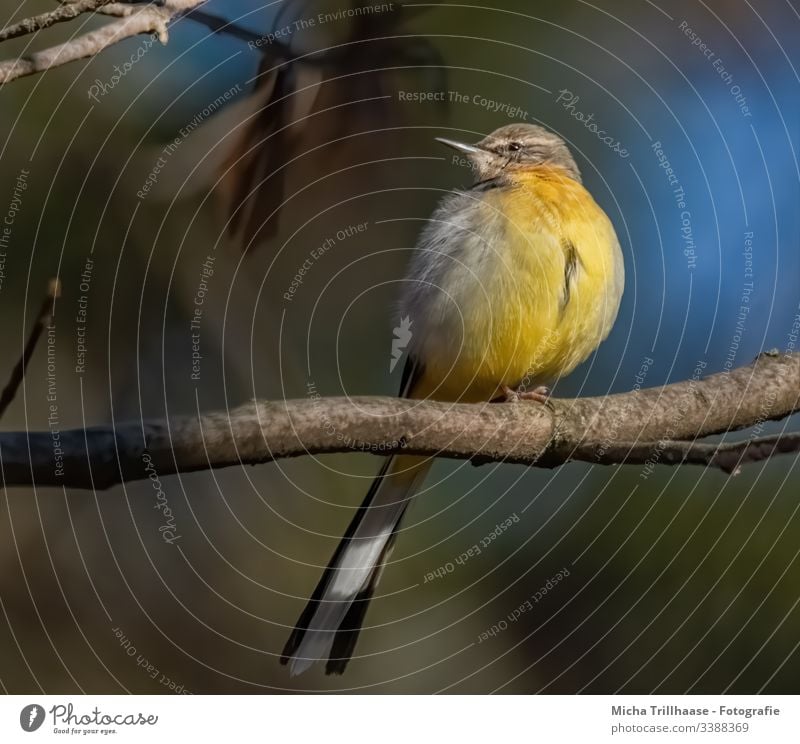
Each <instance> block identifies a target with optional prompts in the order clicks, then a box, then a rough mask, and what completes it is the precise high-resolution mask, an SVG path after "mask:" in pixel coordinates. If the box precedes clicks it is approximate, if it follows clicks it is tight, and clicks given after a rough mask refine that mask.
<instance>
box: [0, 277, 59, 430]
mask: <svg viewBox="0 0 800 744" xmlns="http://www.w3.org/2000/svg"><path fill="white" fill-rule="evenodd" d="M60 295H61V282H59V281H58V279H51V280H50V281H49V282H48V284H47V296H46V297H45V298H44V300H43V301H42V306H41V308H39V313H38V315H37V316H36V321H35V322H34V324H33V328H31V332H30V335H29V336H28V340H27V342H26V343H25V347H24V348H23V350H22V356H21V357H20V360H19V361H18V362H17V363H16V365H15V366H14V369H13V370H11V377H10V379H9V381H8V383H7V384H6V386H5V387H4V388H3V392H2V394H0V419H1V418H3V414H4V413H5V412H6V409H7V408H8V407H9V405H11V401H13V400H14V397H15V396H16V394H17V390H18V389H19V386H20V383H21V382H22V380H23V379H24V377H25V371H26V369H27V368H28V362H30V360H31V357H32V356H33V352H34V351H36V344H37V343H39V338H40V337H41V335H42V332H43V331H44V329H45V327H46V326H48V325H49V324H50V322H51V319H52V317H53V312H54V308H55V302H56V300H57V299H58V298H59V296H60Z"/></svg>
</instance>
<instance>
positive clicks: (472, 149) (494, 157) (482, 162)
mask: <svg viewBox="0 0 800 744" xmlns="http://www.w3.org/2000/svg"><path fill="white" fill-rule="evenodd" d="M436 139H437V140H438V141H439V142H441V143H442V144H443V145H447V146H448V147H452V148H453V149H454V150H456V151H458V152H460V153H463V154H464V155H465V156H466V158H467V160H468V161H469V164H470V167H471V168H472V170H473V172H474V173H475V180H476V181H483V180H485V179H487V178H493V177H494V176H496V175H497V174H498V173H500V171H502V169H503V165H504V163H505V160H504V159H503V158H501V157H500V156H499V155H498V154H497V153H495V152H492V151H491V150H487V149H486V148H485V147H481V146H480V145H468V144H467V143H466V142H458V141H457V140H451V139H446V138H444V137H437V138H436Z"/></svg>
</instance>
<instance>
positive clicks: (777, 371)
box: [0, 352, 800, 488]
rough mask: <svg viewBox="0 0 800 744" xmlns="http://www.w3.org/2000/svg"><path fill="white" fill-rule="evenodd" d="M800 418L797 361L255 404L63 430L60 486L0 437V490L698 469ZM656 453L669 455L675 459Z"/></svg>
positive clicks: (45, 452)
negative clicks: (346, 465) (268, 471)
mask: <svg viewBox="0 0 800 744" xmlns="http://www.w3.org/2000/svg"><path fill="white" fill-rule="evenodd" d="M798 409H800V354H797V353H795V354H784V355H781V354H778V353H777V352H773V353H769V354H762V355H761V356H759V357H758V359H756V360H755V361H754V362H753V363H752V364H750V365H748V366H746V367H741V368H739V369H736V370H733V371H732V372H730V373H726V374H717V375H712V376H711V377H708V378H705V379H701V380H690V381H687V382H681V383H677V384H674V385H667V386H665V387H662V388H650V389H647V390H639V391H636V392H632V393H625V394H621V395H610V396H607V397H603V398H581V399H577V400H554V401H551V404H550V405H548V406H542V405H539V404H535V403H525V402H520V403H506V404H485V405H451V404H447V403H436V402H431V401H424V402H420V401H405V400H398V399H395V398H353V399H348V398H322V399H316V400H315V399H308V400H289V401H273V402H251V403H248V404H246V405H243V406H241V407H240V408H238V409H235V410H233V411H231V412H230V413H229V414H228V413H224V412H218V413H209V414H205V415H203V416H201V417H199V418H197V417H177V418H174V419H171V420H170V421H145V422H143V423H142V422H129V423H123V424H120V425H118V426H116V427H110V426H101V427H92V428H89V429H87V430H85V431H84V430H82V429H75V430H72V431H62V432H60V439H59V446H60V448H61V450H62V453H63V460H62V463H63V475H59V473H58V472H57V471H56V470H55V468H54V467H53V462H54V456H53V439H52V436H51V432H49V431H45V432H30V433H26V432H17V433H6V434H0V456H1V457H2V466H3V472H4V475H5V482H6V485H29V484H30V483H31V481H32V478H33V479H35V481H36V483H37V484H39V485H61V484H63V485H65V486H73V487H78V488H91V487H92V486H94V487H95V488H107V487H109V486H113V485H115V484H117V483H120V482H122V481H128V480H135V479H140V478H144V477H148V475H149V474H150V473H152V470H153V469H155V471H156V472H157V473H158V474H159V475H160V476H164V475H168V474H171V473H176V472H184V473H186V472H191V471H198V470H208V469H210V468H221V467H227V466H231V465H238V464H248V465H255V464H258V463H263V462H268V461H270V460H274V459H278V458H283V457H297V456H301V455H307V454H324V453H333V452H372V453H374V454H378V455H385V454H390V453H396V452H407V453H412V454H424V455H437V456H442V457H452V458H461V459H470V460H472V461H473V462H475V463H476V464H479V463H484V462H490V461H503V462H510V463H523V464H529V465H540V466H545V467H554V466H556V465H560V464H563V463H565V462H569V461H570V460H583V461H586V462H593V463H606V464H607V463H609V462H612V461H613V462H620V463H621V462H626V461H628V462H630V461H631V460H630V459H629V458H626V456H625V454H627V453H625V454H623V456H620V457H619V459H614V460H612V459H610V454H613V453H614V452H615V448H619V447H620V443H623V442H639V443H641V442H648V443H650V444H647V445H643V447H644V449H639V450H638V452H634V453H633V454H634V455H636V456H637V457H638V461H639V462H645V463H648V464H650V465H654V464H656V463H663V464H675V463H677V462H684V461H687V462H696V461H698V460H697V459H692V457H693V456H690V455H691V448H692V447H697V445H691V444H687V443H686V441H691V440H694V439H696V438H702V437H706V436H710V435H712V434H722V433H725V432H728V431H734V430H738V429H743V428H747V427H752V426H755V427H760V426H761V425H762V424H763V423H764V422H766V421H770V420H778V419H782V418H784V417H786V416H788V415H790V414H792V413H794V412H796V411H797V410H798ZM681 440H686V441H681ZM659 442H667V443H669V446H670V447H672V446H673V445H677V447H678V448H679V449H680V451H681V453H682V454H681V456H680V457H674V456H673V454H671V453H672V450H670V449H669V448H662V447H661V445H659V444H658V443H659ZM754 444H755V443H754ZM637 446H638V447H642V445H637ZM757 446H758V447H760V446H761V445H760V444H759V445H757ZM29 448H30V449H29ZM687 448H688V449H687ZM714 449H715V452H719V451H720V450H722V452H723V453H725V452H726V450H724V449H722V448H719V447H715V448H714ZM645 452H647V453H648V454H649V457H648V458H644V457H643V455H644V453H645ZM697 452H702V450H698V451H697ZM704 454H708V453H704ZM717 456H718V455H717ZM723 456H724V455H723ZM145 461H146V463H145ZM634 461H635V460H634ZM700 461H701V462H703V463H704V464H717V465H718V464H719V462H717V463H712V462H708V463H706V462H705V460H700ZM146 467H149V468H150V470H149V471H148V470H146ZM32 474H33V475H32Z"/></svg>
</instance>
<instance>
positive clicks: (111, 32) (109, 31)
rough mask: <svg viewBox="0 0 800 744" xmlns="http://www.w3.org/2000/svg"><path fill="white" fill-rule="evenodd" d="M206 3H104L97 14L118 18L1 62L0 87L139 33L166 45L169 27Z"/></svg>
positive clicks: (191, 0) (172, 0) (193, 0)
mask: <svg viewBox="0 0 800 744" xmlns="http://www.w3.org/2000/svg"><path fill="white" fill-rule="evenodd" d="M205 1H206V0H166V1H165V2H164V3H163V4H162V5H158V6H155V5H151V4H146V5H134V6H127V5H123V4H120V3H109V4H104V5H103V7H100V6H99V5H98V7H97V8H96V9H95V11H96V12H97V13H100V12H101V11H102V12H104V13H106V14H110V15H117V16H119V18H117V19H116V20H114V21H112V22H110V23H107V24H106V25H105V26H102V27H101V28H99V29H96V30H95V31H90V32H89V33H86V34H83V35H81V36H78V37H77V38H75V39H71V40H70V41H67V42H64V43H63V44H58V45H57V46H54V47H50V48H49V49H43V50H41V51H38V52H33V53H32V54H30V55H27V56H24V57H19V58H18V59H9V60H5V61H3V62H0V85H4V84H5V83H8V82H10V81H12V80H16V79H17V78H21V77H25V76H26V75H33V74H35V73H37V72H44V71H45V70H49V69H52V68H54V67H60V66H61V65H65V64H67V63H68V62H74V61H76V60H79V59H85V58H86V57H93V56H94V55H96V54H99V53H100V52H102V51H103V50H104V49H107V48H108V47H110V46H112V45H114V44H117V43H118V42H120V41H122V40H123V39H128V38H130V37H132V36H138V35H139V34H158V38H159V41H160V42H161V43H162V44H166V43H167V40H168V38H169V34H168V31H167V26H168V24H169V23H170V22H171V21H172V20H174V19H175V18H178V17H179V16H182V15H184V14H186V13H187V12H189V11H190V10H192V8H195V7H197V6H199V5H202V4H203V3H204V2H205ZM76 5H77V3H69V4H65V5H63V6H62V8H63V9H67V8H72V7H74V6H76ZM59 10H61V9H59ZM53 12H54V13H55V12H57V11H53ZM45 15H46V14H45ZM34 20H35V19H28V20H27V21H22V22H21V23H22V24H26V23H30V22H31V21H34ZM34 30H36V29H34Z"/></svg>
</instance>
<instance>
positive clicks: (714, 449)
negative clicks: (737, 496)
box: [576, 432, 800, 474]
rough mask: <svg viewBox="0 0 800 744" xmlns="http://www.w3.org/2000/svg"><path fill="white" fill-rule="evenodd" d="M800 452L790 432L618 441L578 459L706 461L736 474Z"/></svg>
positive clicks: (795, 436) (799, 442) (796, 436)
mask: <svg viewBox="0 0 800 744" xmlns="http://www.w3.org/2000/svg"><path fill="white" fill-rule="evenodd" d="M797 452H800V433H796V432H791V433H784V434H774V435H771V436H767V437H759V438H753V439H747V440H745V441H742V442H730V443H722V442H720V443H719V444H706V443H704V442H692V441H675V440H665V441H659V442H641V441H640V442H618V443H616V444H614V445H613V446H608V447H602V446H601V447H598V448H597V449H596V450H595V456H594V459H592V458H591V457H590V453H589V452H588V451H587V450H585V449H583V451H581V452H580V453H579V457H578V458H576V459H581V460H588V461H589V462H592V461H593V462H596V463H598V464H600V465H620V464H625V465H656V464H659V465H705V466H706V467H711V468H718V469H720V470H722V471H723V472H725V473H729V474H730V473H734V474H735V473H738V472H739V470H740V468H741V466H742V465H750V464H752V463H756V462H762V461H764V460H768V459H770V458H771V457H773V456H775V455H788V454H793V453H797Z"/></svg>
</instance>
